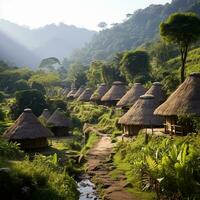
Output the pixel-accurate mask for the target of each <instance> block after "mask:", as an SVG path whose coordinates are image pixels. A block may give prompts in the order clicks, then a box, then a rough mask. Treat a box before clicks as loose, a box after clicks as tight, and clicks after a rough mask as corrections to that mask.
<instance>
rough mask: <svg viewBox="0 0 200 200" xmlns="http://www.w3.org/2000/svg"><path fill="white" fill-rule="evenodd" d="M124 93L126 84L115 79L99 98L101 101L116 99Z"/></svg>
mask: <svg viewBox="0 0 200 200" xmlns="http://www.w3.org/2000/svg"><path fill="white" fill-rule="evenodd" d="M125 93H126V85H125V84H124V83H123V82H121V81H116V82H114V83H113V84H112V87H111V88H110V89H109V90H108V92H106V94H105V95H104V96H103V97H102V98H101V101H118V100H120V99H121V98H122V97H123V96H124V95H125Z"/></svg>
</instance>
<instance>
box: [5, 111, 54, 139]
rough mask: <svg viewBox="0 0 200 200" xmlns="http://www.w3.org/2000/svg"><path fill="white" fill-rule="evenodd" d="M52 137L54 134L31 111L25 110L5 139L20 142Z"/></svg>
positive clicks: (6, 132) (7, 132)
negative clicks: (21, 140)
mask: <svg viewBox="0 0 200 200" xmlns="http://www.w3.org/2000/svg"><path fill="white" fill-rule="evenodd" d="M52 135H53V133H51V132H50V131H49V130H48V129H47V128H45V127H44V126H43V125H42V124H41V123H40V122H39V120H38V119H37V117H36V116H35V115H34V114H33V113H32V110H31V109H25V110H24V112H23V113H22V114H21V115H20V116H19V117H18V119H17V120H16V121H15V123H14V124H13V125H12V126H11V127H10V128H9V129H8V130H7V131H5V132H4V134H3V137H5V138H8V139H11V140H12V139H13V140H20V139H37V138H47V137H51V136H52Z"/></svg>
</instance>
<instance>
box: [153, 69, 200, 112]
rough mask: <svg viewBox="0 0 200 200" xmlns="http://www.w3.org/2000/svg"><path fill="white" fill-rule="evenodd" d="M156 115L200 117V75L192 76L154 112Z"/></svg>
mask: <svg viewBox="0 0 200 200" xmlns="http://www.w3.org/2000/svg"><path fill="white" fill-rule="evenodd" d="M154 114H156V115H163V116H176V115H179V114H191V115H196V116H200V73H193V74H191V75H190V76H189V77H188V78H187V79H186V80H185V81H184V82H183V83H182V84H181V85H180V86H179V87H178V88H177V89H176V91H175V92H173V93H172V94H171V95H170V96H169V98H168V99H167V101H165V102H164V103H163V104H162V105H160V106H159V107H158V108H157V109H156V110H155V112H154Z"/></svg>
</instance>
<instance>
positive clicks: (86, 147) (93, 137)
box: [80, 132, 99, 157]
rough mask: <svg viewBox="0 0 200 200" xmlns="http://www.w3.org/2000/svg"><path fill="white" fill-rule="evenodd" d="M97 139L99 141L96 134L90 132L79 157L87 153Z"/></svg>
mask: <svg viewBox="0 0 200 200" xmlns="http://www.w3.org/2000/svg"><path fill="white" fill-rule="evenodd" d="M98 139H99V136H98V135H97V134H96V133H92V132H90V133H89V138H88V140H87V142H86V144H85V145H84V147H83V148H82V150H81V151H80V157H84V156H85V155H86V154H87V153H88V151H89V150H90V148H91V147H92V146H93V145H94V144H95V143H96V142H97V141H98Z"/></svg>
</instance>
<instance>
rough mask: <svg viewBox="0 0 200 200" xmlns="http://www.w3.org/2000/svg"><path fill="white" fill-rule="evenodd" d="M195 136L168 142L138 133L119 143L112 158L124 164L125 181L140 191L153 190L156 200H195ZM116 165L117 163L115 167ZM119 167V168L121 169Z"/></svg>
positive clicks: (199, 189)
mask: <svg viewBox="0 0 200 200" xmlns="http://www.w3.org/2000/svg"><path fill="white" fill-rule="evenodd" d="M199 141H200V137H199V136H198V135H189V136H186V137H181V138H175V139H169V138H165V137H162V136H152V135H151V136H150V135H148V141H147V140H146V137H145V134H139V135H138V136H137V138H136V139H134V141H132V142H126V143H123V142H121V143H119V144H118V146H117V148H116V151H117V154H116V156H115V159H116V158H117V157H118V158H119V157H120V159H119V160H118V163H117V164H118V165H120V164H122V163H124V165H126V175H127V177H128V178H129V181H130V182H131V183H132V184H133V185H134V186H136V183H139V184H138V187H139V188H141V189H142V190H151V191H152V190H153V191H155V192H156V193H157V199H166V200H168V199H199V193H200V186H199V182H200V176H199V173H200V161H199V154H200V148H199ZM119 163H120V164H119ZM124 165H123V166H124Z"/></svg>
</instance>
